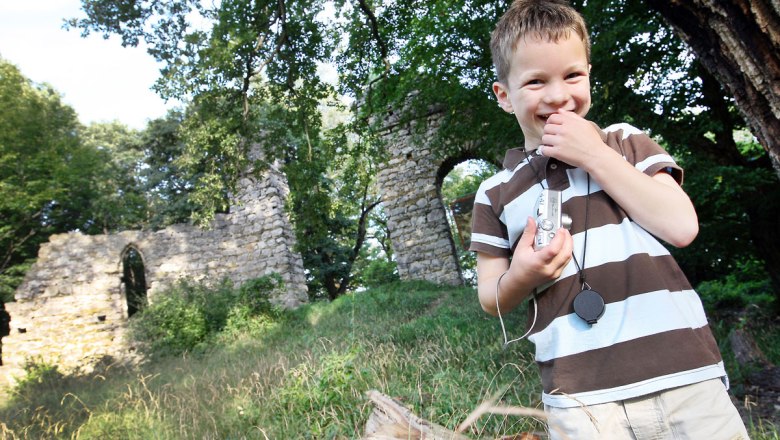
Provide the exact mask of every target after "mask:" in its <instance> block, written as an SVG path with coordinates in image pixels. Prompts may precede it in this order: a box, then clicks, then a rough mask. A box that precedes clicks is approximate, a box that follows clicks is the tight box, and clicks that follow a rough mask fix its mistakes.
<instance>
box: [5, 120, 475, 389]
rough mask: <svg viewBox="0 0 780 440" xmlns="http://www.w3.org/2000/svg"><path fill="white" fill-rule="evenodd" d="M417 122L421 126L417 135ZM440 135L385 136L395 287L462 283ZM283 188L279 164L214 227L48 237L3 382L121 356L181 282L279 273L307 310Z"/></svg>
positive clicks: (292, 301) (383, 187) (8, 348)
mask: <svg viewBox="0 0 780 440" xmlns="http://www.w3.org/2000/svg"><path fill="white" fill-rule="evenodd" d="M418 123H424V124H426V126H425V127H424V128H425V129H424V130H422V131H419V130H417V129H416V126H417V124H418ZM438 126H439V118H438V117H437V116H436V114H435V113H433V114H429V115H427V117H425V118H421V119H418V120H413V121H411V122H403V121H401V120H400V119H399V115H398V114H392V113H391V114H390V115H389V117H388V118H387V119H386V120H385V124H384V128H383V129H382V131H381V135H382V137H383V140H384V142H385V144H386V147H387V149H388V153H389V154H388V160H387V161H386V162H385V163H384V164H382V165H381V167H380V170H379V172H378V175H377V185H378V188H379V190H380V193H381V197H382V204H383V206H384V209H385V213H386V215H387V220H388V229H389V231H390V237H391V240H392V245H393V249H394V253H395V257H396V262H397V266H398V271H399V275H400V278H401V279H402V280H425V281H430V282H433V283H436V284H442V285H461V284H463V282H464V281H463V276H462V273H461V270H460V267H459V265H458V257H457V251H456V248H455V246H456V245H455V241H454V239H453V237H452V234H451V232H450V227H449V223H448V221H447V215H446V211H445V206H444V205H443V203H442V200H441V194H440V188H441V181H442V179H443V177H444V176H445V175H446V174H447V173H448V172H449V171H451V169H452V167H454V166H455V165H456V163H453V161H452V159H447V158H439V157H437V156H436V155H434V154H433V152H432V150H431V149H430V148H429V147H428V145H429V144H430V140H431V137H432V136H434V135H435V132H436V130H437V129H438ZM287 194H288V187H287V181H286V178H285V176H284V175H283V174H282V172H281V171H280V170H279V169H278V167H271V168H270V169H269V170H267V171H266V172H264V174H263V175H262V176H260V177H259V178H255V177H251V173H250V174H248V175H246V176H245V177H243V178H242V179H241V181H240V184H239V190H238V191H237V195H236V197H235V200H234V201H233V203H232V206H231V207H230V213H229V214H218V215H217V216H216V218H215V220H214V221H213V222H212V224H211V227H210V228H205V229H201V228H198V227H195V226H191V225H174V226H171V227H168V228H166V229H162V230H159V231H124V232H119V233H116V234H108V235H95V236H88V235H83V234H81V233H78V232H73V233H67V234H59V235H55V236H52V237H51V238H50V239H49V242H48V243H45V244H43V245H42V246H41V248H40V251H39V255H38V260H37V262H36V263H35V264H34V265H33V266H32V268H31V269H30V270H29V271H28V273H27V275H26V277H25V280H24V281H23V283H22V284H21V285H20V286H19V288H18V289H17V290H16V294H15V299H16V301H15V302H12V303H7V304H6V308H7V310H8V313H9V314H10V317H11V322H10V334H9V335H8V336H6V337H4V338H2V340H0V343H2V345H1V346H0V347H2V352H1V353H2V366H0V384H2V383H3V381H4V380H5V381H6V382H12V381H13V377H14V376H18V374H19V373H20V372H21V371H20V368H21V367H22V366H23V365H24V363H25V362H26V360H27V359H43V360H47V361H49V362H56V363H57V364H58V365H60V366H62V367H65V368H66V369H67V368H69V367H70V368H73V367H79V366H83V365H88V364H89V362H90V360H93V359H97V358H99V357H101V356H105V355H109V356H113V357H115V358H119V359H122V358H126V357H127V356H128V354H129V352H128V350H130V349H131V348H130V347H128V344H127V341H126V340H125V333H126V329H127V322H128V321H127V319H128V318H129V316H130V315H132V313H134V312H135V311H136V310H137V309H138V306H139V304H140V303H143V302H146V301H148V302H154V298H155V295H157V294H158V293H159V292H161V291H162V290H164V289H165V288H166V287H167V286H170V285H171V284H172V283H174V282H175V281H177V280H179V279H181V278H188V279H195V280H205V279H212V280H213V279H222V278H224V277H227V278H229V279H230V280H232V281H233V282H234V283H235V284H237V285H240V284H241V283H242V282H244V281H247V280H249V279H252V278H256V277H260V276H263V275H268V274H271V273H278V274H279V275H281V276H282V279H283V280H284V282H285V287H286V289H285V291H284V292H282V294H280V295H279V296H278V297H275V298H274V301H276V302H277V303H278V304H281V305H283V306H285V307H296V306H298V305H300V304H302V303H303V302H305V301H307V298H308V294H307V287H306V277H305V272H304V268H303V262H302V258H301V256H300V255H299V254H297V253H295V252H294V251H293V249H294V244H295V236H294V233H293V230H292V226H291V224H290V220H289V217H288V215H287V214H286V212H285V210H284V204H285V200H286V197H287Z"/></svg>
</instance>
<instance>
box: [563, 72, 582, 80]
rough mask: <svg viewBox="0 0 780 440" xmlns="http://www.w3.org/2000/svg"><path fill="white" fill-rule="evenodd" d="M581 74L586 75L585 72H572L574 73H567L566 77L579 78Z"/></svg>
mask: <svg viewBox="0 0 780 440" xmlns="http://www.w3.org/2000/svg"><path fill="white" fill-rule="evenodd" d="M581 76H584V74H583V73H582V72H572V73H570V74H568V75H566V79H575V78H579V77H581Z"/></svg>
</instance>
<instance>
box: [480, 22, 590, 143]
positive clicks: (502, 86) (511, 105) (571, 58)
mask: <svg viewBox="0 0 780 440" xmlns="http://www.w3.org/2000/svg"><path fill="white" fill-rule="evenodd" d="M511 61H512V63H511V66H512V67H511V69H510V71H509V75H508V76H507V79H506V82H505V83H502V82H495V83H493V93H495V94H496V97H497V98H498V103H499V106H500V107H501V108H503V109H504V111H506V112H509V113H512V112H514V114H515V117H516V118H517V122H518V123H519V124H520V128H521V129H522V130H523V134H524V135H525V149H526V150H534V149H536V148H538V147H539V145H540V144H541V139H542V134H543V132H544V124H545V123H546V121H547V117H548V116H549V115H551V114H552V113H555V112H556V111H558V110H561V109H563V110H569V111H573V112H575V113H577V114H578V115H580V116H582V117H584V116H585V115H586V114H587V113H588V110H589V109H590V77H589V74H590V66H589V65H588V60H587V55H586V53H585V44H584V43H583V42H582V40H581V39H579V38H578V37H577V34H576V33H574V32H572V33H570V35H569V36H568V37H567V38H563V39H560V40H558V41H557V42H552V41H547V40H543V39H538V38H521V39H520V40H519V41H518V42H517V48H516V49H515V52H514V54H513V55H512V60H511Z"/></svg>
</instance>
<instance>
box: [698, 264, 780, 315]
mask: <svg viewBox="0 0 780 440" xmlns="http://www.w3.org/2000/svg"><path fill="white" fill-rule="evenodd" d="M696 291H697V292H698V294H699V295H700V296H701V298H702V302H703V303H704V307H705V309H706V310H707V311H708V312H710V313H717V312H718V311H719V310H744V309H747V308H748V307H758V308H760V309H764V310H773V309H774V307H775V305H774V303H775V301H776V300H777V299H776V298H775V296H774V295H773V292H772V287H771V285H770V281H769V278H768V277H767V276H766V272H765V271H764V268H763V265H762V264H761V263H760V262H758V261H755V260H752V261H746V262H744V263H738V264H737V267H736V268H735V270H734V271H731V272H730V273H728V274H727V275H726V276H725V277H723V278H721V279H716V280H710V281H704V282H702V283H700V284H698V285H697V286H696Z"/></svg>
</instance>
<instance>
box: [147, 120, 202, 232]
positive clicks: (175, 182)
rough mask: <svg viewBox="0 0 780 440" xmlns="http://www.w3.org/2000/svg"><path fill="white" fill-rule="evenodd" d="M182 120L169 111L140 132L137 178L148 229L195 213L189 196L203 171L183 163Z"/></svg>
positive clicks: (165, 224) (162, 225)
mask: <svg viewBox="0 0 780 440" xmlns="http://www.w3.org/2000/svg"><path fill="white" fill-rule="evenodd" d="M184 118H185V117H184V112H183V111H181V110H170V111H169V112H168V114H167V115H165V117H163V118H160V119H155V120H152V121H149V123H148V124H147V125H146V129H144V130H143V132H141V133H140V140H139V142H140V148H141V149H142V150H143V162H144V163H143V167H142V168H141V169H140V170H139V178H140V180H141V184H142V186H143V192H144V194H145V196H146V199H147V203H148V207H149V208H148V209H149V215H148V217H147V226H148V227H149V228H151V229H161V228H164V227H166V226H170V225H172V224H175V223H186V222H188V221H190V219H191V217H192V216H193V212H195V210H196V206H195V204H194V203H193V202H192V201H191V200H190V194H191V193H192V192H193V190H194V188H195V178H196V176H197V175H198V174H199V173H202V172H203V170H197V169H196V170H192V169H190V168H188V167H186V166H185V165H184V164H183V159H182V158H183V157H184V154H185V148H186V147H185V143H184V139H183V134H182V132H181V131H182V130H181V127H182V124H183V122H184Z"/></svg>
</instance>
